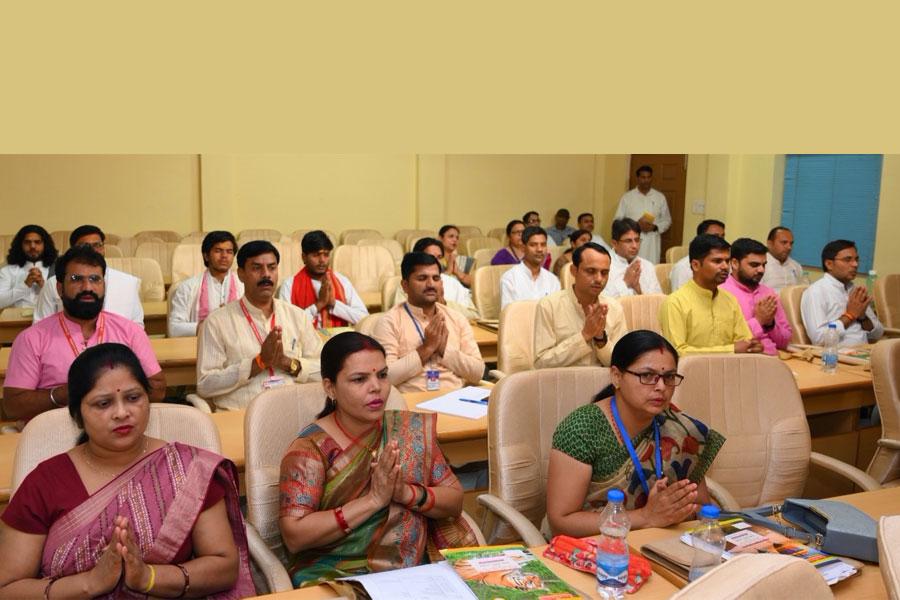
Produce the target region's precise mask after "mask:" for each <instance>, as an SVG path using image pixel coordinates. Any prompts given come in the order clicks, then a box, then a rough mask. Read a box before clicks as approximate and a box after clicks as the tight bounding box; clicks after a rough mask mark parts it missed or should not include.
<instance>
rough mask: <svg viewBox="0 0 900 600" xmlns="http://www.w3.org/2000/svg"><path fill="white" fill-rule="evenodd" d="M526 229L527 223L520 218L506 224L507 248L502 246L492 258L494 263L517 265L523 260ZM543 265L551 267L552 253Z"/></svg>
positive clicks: (547, 267)
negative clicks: (523, 238) (523, 241)
mask: <svg viewBox="0 0 900 600" xmlns="http://www.w3.org/2000/svg"><path fill="white" fill-rule="evenodd" d="M523 231H525V223H523V222H522V221H519V220H518V219H516V220H513V221H510V222H509V223H507V224H506V238H507V239H508V240H509V243H508V245H507V246H506V247H505V248H500V249H499V250H497V253H496V254H495V255H494V258H492V259H491V264H492V265H515V264H518V263H520V262H522V257H523V256H524V255H525V244H523V243H522V232H523ZM543 267H544V268H545V269H549V268H550V253H549V252H548V253H547V256H546V257H545V258H544V264H543Z"/></svg>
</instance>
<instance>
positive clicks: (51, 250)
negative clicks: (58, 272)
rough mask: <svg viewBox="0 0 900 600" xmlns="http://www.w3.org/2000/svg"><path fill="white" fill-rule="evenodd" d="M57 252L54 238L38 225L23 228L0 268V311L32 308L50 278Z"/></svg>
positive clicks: (14, 239)
mask: <svg viewBox="0 0 900 600" xmlns="http://www.w3.org/2000/svg"><path fill="white" fill-rule="evenodd" d="M57 255H58V252H57V251H56V246H55V245H54V244H53V238H52V237H50V234H49V233H47V230H46V229H44V228H43V227H41V226H40V225H26V226H25V227H23V228H22V229H20V230H19V232H18V233H17V234H16V237H15V238H13V241H12V243H11V244H10V246H9V253H8V254H7V255H6V263H7V264H6V266H5V267H3V268H0V310H2V309H4V308H8V307H11V306H14V307H17V308H33V307H34V305H35V303H36V302H37V299H38V294H40V292H41V288H42V287H44V283H45V282H46V281H47V278H48V277H49V276H50V267H52V266H53V262H54V261H55V260H56V257H57Z"/></svg>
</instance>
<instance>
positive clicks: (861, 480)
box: [809, 452, 881, 492]
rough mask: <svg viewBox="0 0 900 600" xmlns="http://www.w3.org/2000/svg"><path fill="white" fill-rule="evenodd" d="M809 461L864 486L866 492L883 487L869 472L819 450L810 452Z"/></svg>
mask: <svg viewBox="0 0 900 600" xmlns="http://www.w3.org/2000/svg"><path fill="white" fill-rule="evenodd" d="M809 462H810V463H812V464H814V465H816V466H817V467H822V468H824V469H828V470H829V471H831V472H832V473H837V474H838V475H842V476H843V477H845V478H846V479H848V480H850V481H851V482H853V483H854V484H856V485H857V486H859V487H860V488H862V489H863V491H865V492H871V491H873V490H880V489H881V484H880V483H878V482H877V481H875V479H874V478H873V477H872V476H870V475H869V474H868V473H866V472H865V471H862V470H860V469H857V468H856V467H854V466H853V465H848V464H847V463H845V462H843V461H840V460H838V459H836V458H832V457H830V456H825V455H824V454H820V453H818V452H810V453H809Z"/></svg>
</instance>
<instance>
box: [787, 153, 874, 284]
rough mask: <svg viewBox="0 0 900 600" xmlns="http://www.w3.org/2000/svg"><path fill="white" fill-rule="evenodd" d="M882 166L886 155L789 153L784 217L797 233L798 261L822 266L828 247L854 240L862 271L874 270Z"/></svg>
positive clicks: (795, 256) (795, 244)
mask: <svg viewBox="0 0 900 600" xmlns="http://www.w3.org/2000/svg"><path fill="white" fill-rule="evenodd" d="M881 164H882V157H881V155H856V154H789V155H787V157H786V160H785V170H784V197H783V203H782V212H781V218H782V224H783V225H784V226H785V227H790V228H791V229H792V230H793V231H794V251H793V256H794V258H795V259H796V260H798V261H799V262H800V263H802V264H804V265H810V266H815V267H819V266H821V255H822V247H823V246H824V245H825V244H826V243H828V242H829V241H831V240H835V239H848V240H853V241H854V242H856V246H857V249H858V250H859V256H860V266H859V270H860V272H865V271H868V270H869V269H871V267H872V258H873V255H874V251H875V227H876V219H877V216H878V199H879V192H880V189H881Z"/></svg>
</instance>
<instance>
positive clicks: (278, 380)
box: [240, 298, 284, 389]
mask: <svg viewBox="0 0 900 600" xmlns="http://www.w3.org/2000/svg"><path fill="white" fill-rule="evenodd" d="M240 303H241V310H242V311H243V312H244V316H245V317H246V318H247V323H249V324H250V330H251V331H252V332H253V335H254V336H256V341H257V342H259V345H260V346H262V345H263V337H262V335H260V333H259V329H257V328H256V323H254V322H253V317H251V316H250V311H249V310H247V307H246V306H245V305H244V299H243V298H241V300H240ZM274 328H275V307H274V306H273V307H272V320H271V321H269V331H272V329H274ZM268 369H269V377H268V378H267V379H266V381H265V382H264V383H263V388H265V389H269V388H273V387H278V386H279V385H284V378H283V377H278V376H276V375H275V369H273V368H272V367H268Z"/></svg>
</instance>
